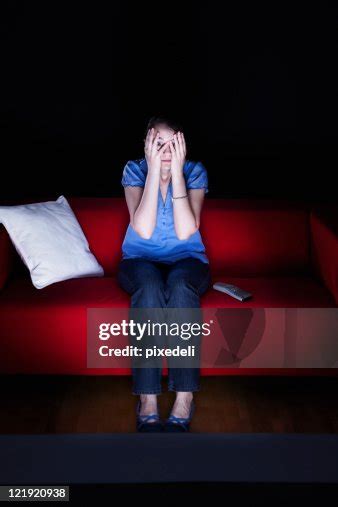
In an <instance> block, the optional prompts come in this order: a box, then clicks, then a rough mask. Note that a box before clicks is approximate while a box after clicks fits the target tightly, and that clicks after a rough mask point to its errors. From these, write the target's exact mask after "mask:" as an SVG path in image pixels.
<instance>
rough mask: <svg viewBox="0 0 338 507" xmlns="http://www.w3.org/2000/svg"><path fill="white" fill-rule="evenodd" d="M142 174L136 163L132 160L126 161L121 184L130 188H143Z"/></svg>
mask: <svg viewBox="0 0 338 507" xmlns="http://www.w3.org/2000/svg"><path fill="white" fill-rule="evenodd" d="M144 180H145V178H144V174H143V172H142V170H141V168H140V166H139V164H137V162H135V161H134V160H128V162H127V163H126V165H125V166H124V169H123V173H122V179H121V184H122V185H123V186H124V187H126V186H131V187H144Z"/></svg>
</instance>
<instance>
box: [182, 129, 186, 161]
mask: <svg viewBox="0 0 338 507" xmlns="http://www.w3.org/2000/svg"><path fill="white" fill-rule="evenodd" d="M182 146H183V151H184V156H185V155H186V154H187V145H186V142H185V137H184V134H183V132H182Z"/></svg>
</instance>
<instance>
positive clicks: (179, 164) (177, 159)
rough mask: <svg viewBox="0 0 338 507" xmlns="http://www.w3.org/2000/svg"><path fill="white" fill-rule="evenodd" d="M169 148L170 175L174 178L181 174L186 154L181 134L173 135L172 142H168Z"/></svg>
mask: <svg viewBox="0 0 338 507" xmlns="http://www.w3.org/2000/svg"><path fill="white" fill-rule="evenodd" d="M169 147H170V151H171V174H172V177H173V178H175V177H176V176H181V175H182V174H183V167H184V164H185V157H186V154H187V147H186V144H185V139H184V134H183V132H178V133H177V134H175V135H174V139H173V141H169Z"/></svg>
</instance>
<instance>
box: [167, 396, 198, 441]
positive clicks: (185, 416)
mask: <svg viewBox="0 0 338 507" xmlns="http://www.w3.org/2000/svg"><path fill="white" fill-rule="evenodd" d="M193 411H194V401H193V394H192V393H191V392H178V393H176V401H175V403H174V406H173V408H172V411H171V413H170V416H169V417H168V419H167V420H166V422H165V425H164V431H167V432H187V431H189V430H190V422H191V418H192V415H193Z"/></svg>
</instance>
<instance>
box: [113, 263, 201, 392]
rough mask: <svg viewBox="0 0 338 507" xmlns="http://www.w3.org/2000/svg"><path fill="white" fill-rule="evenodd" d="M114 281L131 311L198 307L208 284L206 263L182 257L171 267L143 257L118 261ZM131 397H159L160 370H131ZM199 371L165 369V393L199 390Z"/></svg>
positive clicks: (194, 369)
mask: <svg viewBox="0 0 338 507" xmlns="http://www.w3.org/2000/svg"><path fill="white" fill-rule="evenodd" d="M117 280H118V283H119V285H120V287H122V288H123V289H124V290H125V291H127V292H128V293H129V294H131V305H130V306H131V308H200V296H201V295H202V294H204V292H206V291H207V290H208V288H209V287H210V285H211V274H210V266H209V264H207V263H205V262H202V261H200V260H199V259H196V258H195V257H186V258H185V259H181V260H179V261H176V262H175V263H172V264H166V263H163V262H158V261H149V260H147V259H143V258H140V257H139V258H134V259H122V260H121V261H120V264H119V267H118V272H117ZM132 374H133V394H160V393H161V391H162V389H161V378H162V368H160V367H156V368H151V367H148V368H132ZM199 380H200V371H199V368H170V367H168V389H169V391H187V392H193V391H198V390H199V389H200V384H199Z"/></svg>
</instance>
